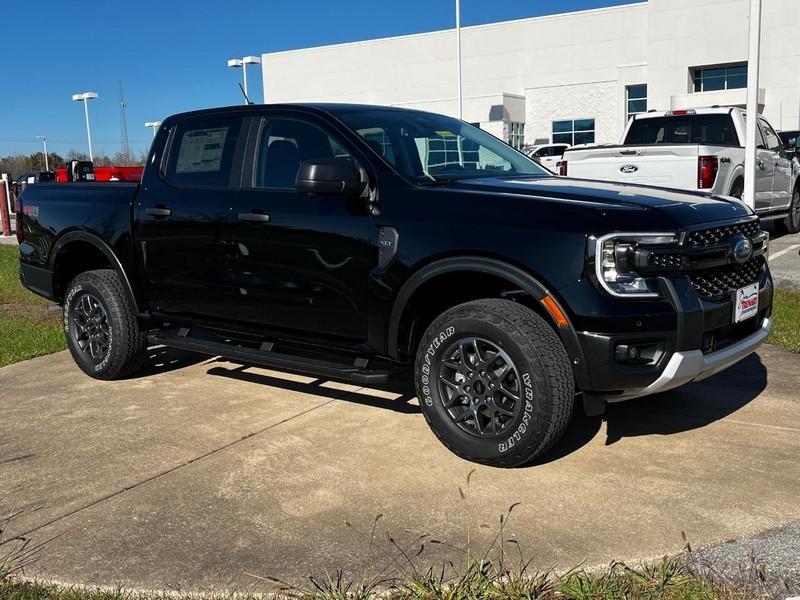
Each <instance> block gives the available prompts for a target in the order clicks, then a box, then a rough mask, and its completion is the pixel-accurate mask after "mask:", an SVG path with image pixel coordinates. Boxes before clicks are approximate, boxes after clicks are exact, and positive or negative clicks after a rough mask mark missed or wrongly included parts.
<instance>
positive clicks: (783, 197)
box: [761, 120, 792, 208]
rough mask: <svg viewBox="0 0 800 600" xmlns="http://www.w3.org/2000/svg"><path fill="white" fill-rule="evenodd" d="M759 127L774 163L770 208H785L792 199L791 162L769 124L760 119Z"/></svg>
mask: <svg viewBox="0 0 800 600" xmlns="http://www.w3.org/2000/svg"><path fill="white" fill-rule="evenodd" d="M761 128H762V130H763V131H764V141H765V143H766V146H767V148H769V151H770V152H771V153H772V161H773V164H774V168H773V177H772V203H771V208H785V207H786V206H788V205H789V202H791V200H792V190H791V189H790V186H791V184H792V162H791V160H789V159H788V158H787V157H786V153H785V150H784V148H783V142H782V141H781V138H780V137H779V136H778V134H777V133H775V130H774V129H772V127H771V126H770V124H769V123H767V122H766V121H764V120H762V121H761Z"/></svg>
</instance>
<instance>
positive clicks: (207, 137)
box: [175, 127, 228, 174]
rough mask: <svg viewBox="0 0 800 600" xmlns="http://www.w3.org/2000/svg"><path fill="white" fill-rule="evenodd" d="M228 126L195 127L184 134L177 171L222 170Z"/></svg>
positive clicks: (176, 165)
mask: <svg viewBox="0 0 800 600" xmlns="http://www.w3.org/2000/svg"><path fill="white" fill-rule="evenodd" d="M227 137H228V127H218V128H215V129H195V130H192V131H187V132H185V133H184V134H183V139H182V140H181V145H180V149H179V150H178V159H177V161H176V164H175V173H177V174H181V173H208V172H216V171H219V170H220V167H221V164H222V151H223V150H224V149H225V138H227Z"/></svg>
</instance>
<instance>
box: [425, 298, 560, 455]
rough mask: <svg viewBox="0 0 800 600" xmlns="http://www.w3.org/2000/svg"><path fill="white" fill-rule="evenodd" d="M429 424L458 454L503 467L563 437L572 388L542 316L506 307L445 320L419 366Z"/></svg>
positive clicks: (468, 310) (497, 303)
mask: <svg viewBox="0 0 800 600" xmlns="http://www.w3.org/2000/svg"><path fill="white" fill-rule="evenodd" d="M415 380H416V387H417V395H418V397H419V401H420V406H421V407H422V412H423V414H424V415H425V418H426V420H427V421H428V425H429V426H430V427H431V429H432V430H433V432H434V434H436V436H437V437H438V438H439V440H440V441H441V442H442V443H443V444H444V445H445V446H447V447H448V448H449V449H450V450H451V451H453V452H454V453H455V454H457V455H459V456H461V457H462V458H466V459H467V460H471V461H474V462H479V463H484V464H489V465H493V466H498V467H514V466H518V465H521V464H524V463H526V462H528V461H530V460H531V459H533V458H534V457H536V456H538V455H540V454H542V453H543V452H545V451H546V450H547V449H548V448H550V447H551V446H552V445H553V444H554V443H555V442H557V441H558V439H559V438H560V437H561V436H562V434H563V433H564V430H565V429H566V427H567V424H568V423H569V419H570V416H571V414H572V408H573V404H574V395H575V389H574V381H573V376H572V369H571V368H570V363H569V358H568V356H567V353H566V350H565V349H564V346H563V344H562V343H561V340H560V339H559V338H558V336H557V335H556V333H555V332H554V331H553V330H552V329H551V328H550V327H549V326H548V324H547V323H546V322H545V321H544V320H543V319H542V318H541V317H539V315H537V314H536V313H534V312H533V311H532V310H530V309H529V308H527V307H525V306H521V305H519V304H516V303H514V302H511V301H508V300H497V299H487V300H477V301H474V302H468V303H466V304H461V305H459V306H456V307H454V308H451V309H450V310H448V311H446V312H445V313H443V314H442V315H441V316H440V317H438V318H437V319H436V320H435V321H434V322H433V323H432V324H431V325H430V327H428V330H427V331H426V332H425V334H424V336H423V338H422V340H421V342H420V346H419V348H418V350H417V357H416V364H415Z"/></svg>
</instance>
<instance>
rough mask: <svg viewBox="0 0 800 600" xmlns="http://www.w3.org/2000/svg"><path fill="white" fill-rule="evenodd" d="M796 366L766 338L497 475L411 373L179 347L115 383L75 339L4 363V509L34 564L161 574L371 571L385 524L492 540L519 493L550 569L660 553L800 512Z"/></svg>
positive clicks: (70, 574) (385, 547) (518, 522)
mask: <svg viewBox="0 0 800 600" xmlns="http://www.w3.org/2000/svg"><path fill="white" fill-rule="evenodd" d="M798 367H800V357H798V356H797V355H792V354H788V353H786V352H783V351H781V350H779V349H777V348H774V347H770V346H765V347H763V349H762V350H761V351H760V352H759V354H758V355H757V356H755V355H754V356H752V357H750V358H749V359H747V360H746V361H744V362H742V363H740V364H739V365H737V366H736V367H734V368H733V369H732V370H730V371H728V372H726V373H723V374H721V375H718V376H716V377H714V378H712V379H710V380H707V381H705V382H702V383H698V384H692V385H690V386H688V387H685V388H683V389H680V390H676V391H673V392H670V393H667V394H663V395H661V396H658V397H654V398H650V399H642V400H637V401H632V402H629V403H626V404H622V405H618V406H614V407H612V408H611V410H610V412H609V414H608V415H607V417H606V419H605V420H601V419H599V418H594V419H588V418H583V417H579V418H576V419H575V420H574V422H573V424H572V425H571V427H570V430H569V432H568V435H567V437H566V438H565V440H564V441H563V442H562V443H560V444H559V445H558V446H557V447H556V448H555V449H554V450H552V451H551V452H550V453H549V454H548V455H547V456H545V457H543V458H542V459H541V460H539V461H538V462H537V464H535V465H532V466H530V467H527V468H523V469H516V470H498V469H492V468H488V467H481V466H476V465H473V464H471V463H468V462H465V461H463V460H461V459H459V458H457V457H455V456H454V455H452V454H450V453H449V452H448V451H447V450H446V449H445V448H444V447H442V446H441V445H440V444H439V443H438V442H437V441H436V439H435V438H434V436H433V435H432V434H431V433H430V432H429V431H428V429H427V426H426V424H425V422H424V419H423V418H422V416H421V415H420V414H419V412H418V408H417V405H416V400H414V399H413V398H412V397H411V395H410V394H407V393H403V391H402V389H398V390H371V389H364V388H357V387H356V386H351V385H343V384H335V383H330V382H323V381H318V380H314V379H310V378H306V377H300V376H293V375H287V374H283V373H276V372H271V371H266V370H263V369H259V368H255V367H250V368H246V367H242V366H239V365H235V364H232V363H228V362H224V361H216V360H205V359H203V358H202V357H197V356H194V355H188V354H178V353H175V352H173V351H171V350H165V349H160V350H155V351H153V354H152V358H151V366H150V367H149V368H148V369H149V370H148V371H147V372H146V373H145V374H143V375H142V376H141V377H138V378H134V379H131V380H128V381H120V382H108V383H106V382H98V381H94V380H92V379H89V378H88V377H86V376H85V375H83V374H82V373H81V372H80V371H79V370H78V369H77V368H76V367H75V366H74V365H73V364H72V361H71V359H70V357H69V355H68V354H67V353H59V354H55V355H51V356H47V357H42V358H39V359H35V360H32V361H28V362H24V363H20V364H17V365H12V366H9V367H6V368H3V369H0V390H2V392H0V393H1V394H2V400H0V406H1V407H2V419H0V516H2V515H3V514H4V513H9V512H11V511H14V510H21V511H22V514H21V515H20V516H18V517H17V518H15V519H14V521H13V523H12V525H11V528H10V529H11V531H10V533H27V534H29V535H30V536H32V537H33V539H34V540H37V541H42V540H45V539H50V538H55V539H53V540H52V541H51V542H49V543H48V544H47V547H46V549H45V552H44V555H43V556H42V558H41V560H40V562H39V563H38V564H37V566H36V568H35V569H34V570H33V571H30V572H29V573H28V574H29V575H39V576H42V577H46V578H52V579H57V580H61V581H67V582H78V583H86V584H108V585H116V584H123V585H126V586H137V587H145V588H151V589H152V588H176V587H180V588H181V589H217V588H223V587H231V586H236V587H238V588H242V587H249V586H252V585H254V584H259V583H260V581H259V580H257V579H256V578H254V577H252V575H251V574H255V575H258V576H277V577H280V578H282V579H284V580H292V581H299V580H300V579H301V578H303V577H304V576H306V575H308V574H310V573H321V572H323V570H324V569H328V570H329V571H332V570H334V569H336V568H344V569H346V570H348V571H349V572H351V573H354V574H360V573H361V572H362V569H364V568H365V566H367V565H372V566H375V565H380V566H381V567H383V566H384V565H385V564H386V563H387V561H388V560H389V559H388V558H387V557H386V555H385V554H384V552H387V553H394V554H396V552H394V550H393V548H392V546H391V545H390V544H389V543H388V542H387V541H386V538H385V534H384V532H385V531H387V530H388V531H390V532H391V533H392V535H393V536H395V538H396V540H397V542H398V543H400V544H403V545H406V544H408V545H413V544H412V542H413V540H414V539H416V537H417V536H419V535H421V534H424V533H428V534H430V535H431V536H433V537H435V538H436V539H438V540H441V541H445V542H447V543H448V544H452V545H454V546H458V547H461V548H464V547H466V546H467V536H468V535H469V536H470V539H471V541H470V543H471V545H472V548H473V550H474V551H475V550H480V549H482V548H484V547H486V545H487V544H488V539H489V538H490V537H492V536H493V535H494V533H495V531H496V528H497V524H498V517H499V515H500V514H501V513H503V512H504V511H505V510H506V509H507V508H508V507H509V506H510V505H511V504H512V503H514V502H521V503H522V504H521V505H520V506H519V507H517V508H516V509H515V510H514V512H513V515H512V517H511V520H510V523H509V525H508V528H507V530H506V531H507V533H508V534H513V535H514V536H515V537H516V539H517V540H519V546H520V547H521V548H522V551H523V553H524V555H525V556H526V557H530V558H532V559H533V565H534V566H536V567H541V568H550V567H559V568H566V567H572V566H575V565H577V564H579V563H583V564H587V565H593V564H599V563H606V562H608V561H610V560H611V559H615V558H617V559H635V558H647V557H657V556H660V555H662V554H664V553H670V552H676V551H679V550H680V549H681V548H682V547H683V545H684V541H683V539H682V532H685V534H686V536H687V537H688V539H689V540H690V541H691V542H692V543H693V545H694V546H695V547H696V546H698V545H701V544H710V543H717V542H722V541H725V540H728V539H735V538H740V537H742V536H749V535H755V534H758V533H759V532H762V531H764V530H767V529H771V528H774V527H779V526H781V525H784V524H786V523H789V522H791V521H797V520H800V502H798V500H797V498H798V495H800V477H798V475H800V468H799V467H798V462H797V456H798V453H799V452H800V435H798V434H800V399H799V398H798V395H797V389H798V388H800V368H798ZM473 469H475V473H474V474H473V476H472V481H471V486H470V488H471V489H470V490H469V493H468V495H467V500H463V499H461V497H460V495H459V491H458V487H459V486H461V487H462V488H463V487H464V486H465V479H466V477H467V474H468V473H469V472H470V471H471V470H473ZM378 514H382V515H383V517H382V519H381V521H380V523H379V526H378V528H377V530H378V532H379V535H378V541H377V542H376V544H374V545H373V547H372V549H371V551H370V550H369V539H368V538H369V534H368V532H369V530H370V528H371V526H372V522H373V519H374V517H375V516H376V515H378ZM346 522H349V523H350V524H351V525H352V527H351V526H348V525H346ZM481 524H488V525H489V526H490V527H489V528H488V529H485V528H481V527H480V525H481ZM468 531H469V533H468ZM376 548H377V549H376ZM509 548H510V549H511V552H514V553H515V552H516V550H515V548H514V547H512V546H509ZM446 557H447V558H453V559H458V558H459V552H457V551H456V550H453V549H452V548H450V547H449V546H447V545H444V544H428V545H427V547H426V549H425V551H424V552H423V554H422V556H421V557H420V559H419V560H421V561H422V562H426V561H436V560H441V559H443V558H446ZM367 572H368V573H370V572H371V573H374V571H370V570H369V568H368V571H367Z"/></svg>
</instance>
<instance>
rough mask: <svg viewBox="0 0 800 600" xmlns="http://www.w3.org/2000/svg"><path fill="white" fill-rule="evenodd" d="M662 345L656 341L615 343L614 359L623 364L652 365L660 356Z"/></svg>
mask: <svg viewBox="0 0 800 600" xmlns="http://www.w3.org/2000/svg"><path fill="white" fill-rule="evenodd" d="M661 353H662V345H661V344H659V343H657V342H652V341H651V342H637V343H625V344H617V345H616V346H615V347H614V359H615V360H616V361H617V362H618V363H621V364H623V365H630V366H642V365H654V364H656V363H657V362H658V359H659V358H660V357H661Z"/></svg>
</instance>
